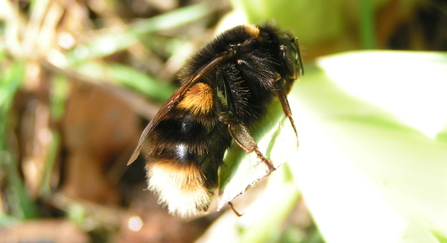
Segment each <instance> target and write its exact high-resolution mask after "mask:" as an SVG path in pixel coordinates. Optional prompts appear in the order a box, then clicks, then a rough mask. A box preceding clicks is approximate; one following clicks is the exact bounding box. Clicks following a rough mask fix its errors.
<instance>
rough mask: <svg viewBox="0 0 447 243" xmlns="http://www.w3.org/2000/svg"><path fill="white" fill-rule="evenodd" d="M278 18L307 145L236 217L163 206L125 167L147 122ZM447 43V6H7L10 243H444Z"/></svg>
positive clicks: (351, 0) (390, 2) (4, 94)
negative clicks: (189, 82)
mask: <svg viewBox="0 0 447 243" xmlns="http://www.w3.org/2000/svg"><path fill="white" fill-rule="evenodd" d="M266 22H274V23H276V24H277V25H278V26H279V27H280V28H282V29H287V30H290V31H291V32H292V33H294V34H295V35H296V36H297V37H298V38H299V40H300V45H301V52H302V57H303V59H304V63H305V70H306V71H305V76H304V77H303V78H302V80H300V81H299V82H297V84H296V85H295V88H294V90H293V91H292V93H291V95H290V100H291V105H292V110H293V112H294V119H295V121H297V124H298V130H299V133H300V150H299V152H298V153H296V154H295V153H294V154H293V155H292V156H291V157H290V160H289V163H287V164H284V165H283V166H282V167H281V170H278V171H277V172H275V173H274V175H272V176H271V177H272V178H270V180H265V181H263V182H262V183H260V185H259V186H258V187H256V188H255V189H252V190H250V191H249V192H248V193H246V194H244V195H242V196H241V198H240V199H238V200H239V201H236V202H235V203H236V207H237V208H238V209H239V210H241V211H242V212H245V215H244V216H243V217H241V218H238V217H236V216H235V215H234V214H233V213H232V212H231V210H227V209H226V208H225V209H223V210H222V211H220V212H215V211H214V210H211V211H210V213H209V214H208V215H206V216H203V217H197V218H190V219H180V218H177V217H174V216H170V215H168V214H167V211H166V210H165V209H163V208H162V207H161V206H159V205H157V199H156V197H155V196H154V195H153V194H152V193H150V192H148V191H144V188H146V182H145V171H144V164H145V162H144V159H143V158H139V159H138V160H137V161H136V162H135V163H134V164H132V165H131V166H126V163H127V160H128V158H129V156H130V154H131V152H132V151H133V149H134V148H135V145H136V143H137V140H138V138H139V135H140V133H141V131H142V129H144V127H145V126H146V124H147V123H148V122H149V121H150V120H151V118H152V117H153V116H154V115H155V113H156V112H157V110H158V108H159V107H160V106H161V104H162V103H163V102H164V101H165V100H166V99H167V98H169V96H170V95H171V94H172V93H173V92H174V90H175V89H176V87H177V85H178V80H176V73H177V71H178V70H179V68H180V67H181V66H182V65H183V64H184V62H185V61H186V60H187V58H188V57H189V56H191V55H192V54H193V53H194V51H195V50H197V49H199V48H200V47H201V46H203V45H204V44H205V43H207V42H208V41H209V40H211V39H212V38H213V36H214V35H215V34H216V33H218V32H220V31H223V30H225V29H227V28H230V27H232V26H235V25H238V24H244V23H255V24H262V23H266ZM379 49H380V51H378V50H379ZM397 50H399V51H397ZM446 50H447V2H445V1H443V0H425V1H423V0H375V1H374V0H329V1H328V0H326V1H323V0H316V1H315V0H314V1H311V0H277V1H271V0H232V1H231V0H223V1H220V0H219V1H218V0H209V1H199V0H129V1H105V0H33V1H25V0H0V189H1V190H0V242H306V243H307V242H308V243H310V242H312V243H318V242H447V164H446V160H447V133H446V122H447V110H446V107H447V106H446V104H447V100H446V92H447V78H446V77H447V76H446V75H447V55H446V53H445V52H443V51H446ZM266 139H267V140H269V139H268V138H266Z"/></svg>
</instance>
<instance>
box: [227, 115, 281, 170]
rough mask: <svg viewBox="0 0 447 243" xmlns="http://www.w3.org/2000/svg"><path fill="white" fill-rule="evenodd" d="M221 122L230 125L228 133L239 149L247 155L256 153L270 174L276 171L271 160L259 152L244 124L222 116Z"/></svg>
mask: <svg viewBox="0 0 447 243" xmlns="http://www.w3.org/2000/svg"><path fill="white" fill-rule="evenodd" d="M219 120H220V121H221V122H222V123H224V124H226V125H228V131H229V132H230V135H231V137H232V138H233V139H234V141H235V142H236V143H237V145H239V147H241V148H242V149H243V150H244V151H245V152H247V153H251V152H254V153H255V154H256V156H257V157H258V158H259V159H260V160H261V161H262V162H263V163H264V164H265V165H266V166H267V167H268V169H269V172H272V171H274V170H276V168H275V166H274V165H273V164H272V162H270V160H268V159H267V158H266V157H265V156H264V155H263V154H262V153H261V151H259V148H258V145H257V144H256V142H255V140H254V139H253V137H252V136H251V134H250V132H249V131H248V128H247V127H246V126H245V125H244V124H242V123H240V122H238V121H235V120H234V119H233V118H231V117H228V116H220V118H219Z"/></svg>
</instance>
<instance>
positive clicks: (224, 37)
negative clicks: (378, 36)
mask: <svg viewBox="0 0 447 243" xmlns="http://www.w3.org/2000/svg"><path fill="white" fill-rule="evenodd" d="M302 74H303V64H302V60H301V55H300V50H299V46H298V40H297V38H296V37H293V36H292V35H291V34H290V33H288V32H284V31H280V30H278V29H277V28H276V27H275V26H273V25H264V26H254V25H240V26H237V27H234V28H232V29H230V30H227V31H225V32H223V33H222V34H220V35H219V36H217V37H216V38H215V39H214V40H212V41H211V42H209V43H208V44H207V45H206V46H205V47H203V48H202V49H201V50H200V51H198V52H197V53H196V54H195V55H194V56H192V58H191V59H190V60H189V62H187V64H186V65H185V66H184V67H183V69H182V70H181V72H180V75H179V79H180V81H181V87H180V88H179V89H178V90H177V91H176V92H175V93H174V94H173V95H172V96H171V97H170V98H169V100H168V101H167V102H166V103H165V104H164V105H163V106H162V107H161V109H160V110H159V111H158V113H157V115H156V116H155V117H154V119H153V120H152V121H151V122H150V123H149V125H148V126H147V127H146V128H145V129H144V131H143V133H142V134H141V137H140V140H139V142H138V145H137V147H136V149H135V151H134V153H133V155H132V157H131V158H130V160H129V163H128V164H131V163H132V162H133V161H134V160H135V159H136V158H137V157H138V154H139V153H140V150H141V148H142V146H143V144H144V143H146V142H147V143H148V151H147V155H146V159H147V165H146V169H147V176H148V188H149V189H150V190H151V191H153V192H155V193H156V194H158V196H159V203H161V204H163V205H165V206H167V207H168V209H169V212H170V213H172V214H176V215H180V216H188V215H195V214H199V213H202V212H206V211H207V210H208V208H209V205H210V203H211V200H212V197H213V195H214V191H215V190H216V188H217V187H218V178H219V168H220V167H221V166H222V165H223V163H224V162H223V157H224V153H225V151H226V150H227V149H228V148H229V146H230V145H231V143H232V141H234V142H235V143H236V144H237V145H239V147H240V148H241V149H243V150H244V151H246V152H247V153H255V154H256V156H257V158H258V159H259V160H260V161H262V163H264V164H265V165H266V168H267V170H268V171H269V172H271V171H273V170H275V167H274V166H273V164H272V163H271V162H270V161H269V160H268V159H267V158H266V157H265V156H264V155H263V154H262V152H261V151H260V150H259V149H258V146H257V143H256V142H255V140H254V139H253V137H252V136H251V134H250V128H252V127H253V126H255V125H256V124H257V122H258V121H259V120H260V119H261V118H262V117H263V116H265V115H266V114H267V112H268V108H269V105H270V104H271V103H272V101H273V99H276V98H277V99H278V100H279V101H280V103H281V105H282V108H283V111H284V114H285V116H286V117H287V118H288V119H289V120H290V122H291V124H292V127H293V129H294V131H295V134H296V135H297V131H296V128H295V125H294V121H293V118H292V112H291V110H290V107H289V102H288V100H287V94H288V93H289V91H290V89H291V87H292V84H293V83H294V81H295V80H296V79H297V78H299V77H300V76H301V75H302Z"/></svg>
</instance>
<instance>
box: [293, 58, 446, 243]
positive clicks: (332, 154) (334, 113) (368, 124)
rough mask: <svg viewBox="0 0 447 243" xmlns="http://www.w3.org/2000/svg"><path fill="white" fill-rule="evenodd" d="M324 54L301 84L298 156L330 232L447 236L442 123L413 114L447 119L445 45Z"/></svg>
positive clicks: (335, 237) (307, 189)
mask: <svg viewBox="0 0 447 243" xmlns="http://www.w3.org/2000/svg"><path fill="white" fill-rule="evenodd" d="M319 63H320V64H321V66H322V67H323V68H324V70H325V71H326V73H324V72H322V70H319V69H316V68H313V69H310V70H309V69H307V70H306V76H305V77H304V78H303V80H302V81H301V82H299V83H298V84H297V85H296V87H295V89H294V90H293V93H292V96H293V98H292V107H293V111H294V117H295V120H296V121H297V123H298V129H299V131H300V145H301V146H300V152H299V153H297V154H296V156H295V158H294V159H293V160H292V161H290V163H289V164H290V166H291V167H292V172H293V174H294V175H295V178H296V180H297V182H298V184H299V186H300V189H301V191H302V193H303V196H304V198H305V200H306V204H307V205H308V207H309V209H310V210H311V212H312V215H313V217H314V219H315V221H316V223H317V225H318V227H319V229H320V231H321V233H322V235H323V237H324V238H325V239H326V241H328V242H439V241H440V240H441V239H443V238H446V236H447V228H446V227H445V226H446V225H447V163H446V161H447V143H446V142H445V141H441V140H439V139H435V138H434V136H433V134H436V133H437V132H439V131H440V127H441V126H436V127H435V128H432V129H429V130H427V129H423V127H421V126H417V124H415V123H414V122H413V120H412V119H411V118H421V119H422V120H425V119H426V118H427V119H426V122H431V124H444V126H445V121H444V120H442V119H441V120H439V119H440V118H443V116H439V115H440V114H446V113H445V112H446V106H445V105H444V104H446V103H445V100H444V99H445V97H443V96H442V95H440V94H445V93H447V86H446V82H445V77H446V75H445V70H447V69H446V68H445V67H446V66H445V65H446V58H445V54H443V53H410V52H406V53H403V52H358V53H352V54H351V53H350V54H346V55H343V54H342V55H337V56H333V57H330V58H326V59H322V60H321V61H320V62H319ZM337 85H338V86H337ZM438 102H440V103H438ZM410 110H411V111H412V112H414V114H416V115H415V116H402V114H407V115H408V114H409V113H406V112H407V111H410ZM428 117H430V118H429V119H428ZM404 118H405V119H404ZM427 131H428V132H427ZM427 134H428V135H430V136H427Z"/></svg>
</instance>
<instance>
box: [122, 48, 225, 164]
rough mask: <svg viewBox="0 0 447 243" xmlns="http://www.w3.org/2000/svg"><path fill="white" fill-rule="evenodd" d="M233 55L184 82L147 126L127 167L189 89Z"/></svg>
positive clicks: (222, 57)
mask: <svg viewBox="0 0 447 243" xmlns="http://www.w3.org/2000/svg"><path fill="white" fill-rule="evenodd" d="M231 55H232V52H224V53H223V54H221V55H219V56H217V57H216V58H214V59H213V60H212V61H211V62H209V63H208V64H207V65H204V66H203V67H202V68H200V69H199V70H198V71H197V72H196V73H195V74H194V75H193V76H192V77H190V78H189V79H188V80H187V81H185V82H183V84H182V86H180V88H179V89H177V90H176V91H175V92H174V94H173V95H172V96H171V97H170V98H169V99H168V101H166V103H165V104H164V105H163V106H162V107H161V108H160V110H159V111H158V113H157V114H156V115H155V117H154V119H152V121H151V122H150V123H149V124H148V125H147V126H146V128H144V130H143V132H142V133H141V136H140V139H139V140H138V144H137V147H136V148H135V150H134V151H133V153H132V156H131V157H130V159H129V161H128V162H127V165H130V164H132V163H133V162H134V161H135V160H136V159H137V157H138V155H139V154H140V151H141V148H142V147H143V144H144V141H145V140H146V138H147V137H148V136H149V135H150V134H151V132H152V130H153V129H154V128H155V127H156V126H157V124H158V123H160V121H162V120H163V119H165V117H166V116H167V114H168V113H169V112H170V111H171V110H172V109H173V108H174V107H175V106H176V105H177V104H178V103H179V102H180V101H181V99H182V98H183V96H184V95H185V93H186V92H187V91H188V90H189V88H191V87H192V86H193V85H194V84H195V83H196V82H197V80H199V79H200V78H201V77H202V76H203V75H204V74H205V73H207V72H209V71H210V70H211V69H213V68H215V66H216V65H218V64H219V63H221V62H222V61H223V60H225V59H226V58H228V57H229V56H231Z"/></svg>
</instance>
